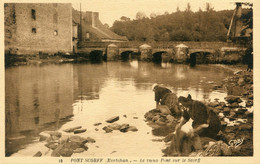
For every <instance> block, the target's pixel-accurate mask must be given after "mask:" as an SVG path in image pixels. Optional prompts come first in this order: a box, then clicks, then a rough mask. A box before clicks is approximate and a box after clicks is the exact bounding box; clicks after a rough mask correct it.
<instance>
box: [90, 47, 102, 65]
mask: <svg viewBox="0 0 260 164" xmlns="http://www.w3.org/2000/svg"><path fill="white" fill-rule="evenodd" d="M103 59H104V52H103V51H102V50H92V51H91V52H90V54H89V60H90V61H91V62H93V63H99V62H102V61H103Z"/></svg>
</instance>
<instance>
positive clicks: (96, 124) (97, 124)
mask: <svg viewBox="0 0 260 164" xmlns="http://www.w3.org/2000/svg"><path fill="white" fill-rule="evenodd" d="M101 124H102V123H101V122H98V123H95V124H94V126H99V125H101Z"/></svg>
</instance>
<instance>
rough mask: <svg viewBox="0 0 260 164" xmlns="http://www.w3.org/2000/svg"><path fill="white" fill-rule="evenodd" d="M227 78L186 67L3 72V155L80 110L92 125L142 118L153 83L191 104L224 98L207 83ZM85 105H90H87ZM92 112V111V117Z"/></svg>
mask: <svg viewBox="0 0 260 164" xmlns="http://www.w3.org/2000/svg"><path fill="white" fill-rule="evenodd" d="M216 72H217V73H216ZM231 74H232V72H229V71H226V70H223V69H219V68H218V67H214V66H207V65H201V66H196V67H194V68H191V67H189V66H188V65H181V64H177V65H176V64H170V63H164V64H161V65H158V64H153V63H145V62H138V61H136V60H132V61H129V62H108V63H102V64H63V65H45V66H19V67H13V68H7V69H6V71H5V84H6V88H5V91H6V92H5V96H6V102H5V105H6V108H5V111H6V112H5V113H6V120H5V121H6V124H5V125H6V139H7V140H6V149H7V150H6V154H7V155H10V154H11V153H13V152H15V151H17V150H19V149H20V148H21V147H22V146H23V145H26V144H28V143H30V142H33V138H32V137H34V136H37V135H38V133H39V132H41V131H43V130H57V129H59V128H61V127H62V126H63V125H64V124H66V123H67V122H68V121H69V120H67V119H65V120H61V119H62V118H67V117H69V116H71V115H73V114H77V113H80V112H81V111H83V109H88V110H89V111H88V112H87V115H86V117H88V115H89V113H91V116H92V117H91V118H88V119H89V120H93V122H94V121H95V120H97V119H98V120H99V119H101V117H102V119H105V116H106V115H113V112H119V113H122V114H123V113H127V112H128V113H130V114H131V113H139V115H140V117H142V115H143V114H144V113H145V111H148V110H150V108H152V107H153V106H154V101H153V99H154V98H153V92H152V91H151V85H152V84H153V83H159V84H163V85H165V86H167V87H169V88H170V89H171V90H173V91H174V92H175V93H176V94H177V95H178V96H180V95H183V96H186V95H187V94H188V93H190V94H191V95H192V96H193V98H194V99H200V100H204V99H208V98H213V97H214V96H215V97H221V96H222V97H223V94H222V93H220V92H213V91H212V90H211V87H210V86H209V85H208V83H207V82H208V81H214V82H215V83H216V84H219V83H220V82H221V80H222V79H224V78H225V77H226V76H229V75H231ZM89 100H93V101H95V103H92V104H89V103H88V102H89ZM73 104H74V105H75V104H76V108H77V109H76V111H75V109H74V111H73ZM126 104H131V108H129V109H127V107H126ZM92 107H93V109H92ZM140 108H142V113H140ZM97 109H98V110H97ZM122 109H124V110H122ZM91 110H95V111H96V115H95V112H93V111H91ZM78 117H79V119H80V120H82V119H83V120H85V119H87V118H80V116H74V119H73V121H76V120H75V119H76V118H78ZM103 117H104V118H103ZM142 123H143V122H140V124H142ZM21 140H23V142H22V141H21Z"/></svg>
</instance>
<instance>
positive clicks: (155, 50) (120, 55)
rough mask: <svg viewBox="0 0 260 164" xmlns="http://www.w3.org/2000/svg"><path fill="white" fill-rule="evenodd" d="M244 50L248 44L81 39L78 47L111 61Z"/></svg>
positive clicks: (216, 58)
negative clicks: (180, 46) (90, 40)
mask: <svg viewBox="0 0 260 164" xmlns="http://www.w3.org/2000/svg"><path fill="white" fill-rule="evenodd" d="M180 44H181V45H182V46H184V49H182V50H181V51H183V50H184V52H182V53H181V54H180V50H179V48H178V47H177V46H178V45H180ZM185 46H187V47H186V48H185ZM185 49H186V50H185ZM244 51H245V47H243V46H240V45H236V44H234V43H227V42H152V43H143V42H114V43H111V42H110V43H108V42H82V43H81V44H79V48H78V50H77V52H78V53H87V54H90V56H92V57H95V58H96V57H100V58H106V60H109V61H112V60H127V59H129V58H131V59H133V58H137V59H139V60H148V61H155V62H162V61H163V62H168V61H176V62H185V61H187V60H189V59H191V60H193V62H195V63H217V62H220V60H224V61H225V60H241V58H242V54H243V53H244ZM234 58H235V59H234Z"/></svg>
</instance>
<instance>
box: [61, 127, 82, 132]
mask: <svg viewBox="0 0 260 164" xmlns="http://www.w3.org/2000/svg"><path fill="white" fill-rule="evenodd" d="M80 128H82V127H81V126H76V127H73V128H68V129H64V130H63V131H64V132H68V133H70V132H74V131H75V130H76V129H80Z"/></svg>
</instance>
